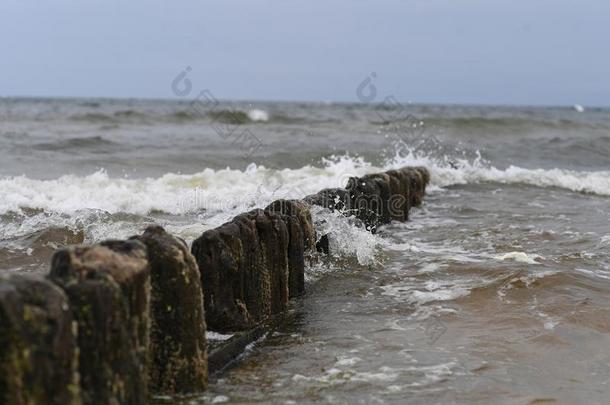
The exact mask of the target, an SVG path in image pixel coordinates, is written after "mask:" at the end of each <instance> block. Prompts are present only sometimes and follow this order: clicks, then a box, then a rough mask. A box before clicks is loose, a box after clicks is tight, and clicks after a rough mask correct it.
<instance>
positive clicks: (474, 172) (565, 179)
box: [386, 149, 610, 196]
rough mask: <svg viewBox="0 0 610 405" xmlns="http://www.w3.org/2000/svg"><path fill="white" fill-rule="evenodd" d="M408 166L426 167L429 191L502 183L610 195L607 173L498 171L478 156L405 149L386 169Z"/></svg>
mask: <svg viewBox="0 0 610 405" xmlns="http://www.w3.org/2000/svg"><path fill="white" fill-rule="evenodd" d="M407 165H417V166H426V167H427V168H428V169H429V170H430V180H431V186H432V188H433V189H434V188H436V189H439V188H443V187H448V186H453V185H460V184H476V183H484V182H489V183H501V184H524V185H530V186H536V187H557V188H561V189H565V190H570V191H574V192H579V193H590V194H597V195H603V196H609V195H610V171H608V170H603V171H576V170H567V169H560V168H555V169H541V168H537V169H527V168H523V167H519V166H512V165H511V166H509V167H508V168H506V169H498V168H496V167H494V166H492V165H491V164H489V162H485V161H483V159H482V158H481V156H480V155H479V154H478V152H477V157H476V158H475V159H472V160H467V159H463V158H451V157H449V156H442V157H430V155H429V154H427V153H424V152H421V151H416V150H414V149H406V152H403V153H398V154H397V155H396V156H395V157H394V158H393V159H392V160H391V162H390V163H389V164H388V165H386V166H387V167H389V168H398V167H402V166H407Z"/></svg>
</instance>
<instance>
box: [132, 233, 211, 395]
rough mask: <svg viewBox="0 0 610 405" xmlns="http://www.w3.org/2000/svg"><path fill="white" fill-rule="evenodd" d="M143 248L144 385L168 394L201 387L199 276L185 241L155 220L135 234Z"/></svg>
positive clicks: (203, 386)
mask: <svg viewBox="0 0 610 405" xmlns="http://www.w3.org/2000/svg"><path fill="white" fill-rule="evenodd" d="M132 239H136V240H139V241H141V242H142V243H144V244H145V245H146V247H147V250H148V261H149V264H150V279H151V286H152V294H151V308H150V310H151V334H150V352H151V358H152V364H151V367H150V381H149V383H150V390H151V391H152V392H154V393H163V394H173V393H187V392H196V391H203V390H205V389H206V387H207V380H208V372H207V351H206V339H205V330H206V327H205V318H204V310H203V293H202V289H201V278H200V274H199V269H198V268H197V263H196V262H195V258H194V257H193V256H192V255H191V253H190V252H189V250H188V248H187V246H186V243H185V242H184V241H182V240H181V239H178V238H176V237H174V236H172V235H170V234H168V233H167V232H165V230H164V229H163V228H161V227H160V226H151V227H149V228H147V229H146V231H145V232H144V234H142V235H141V236H136V237H134V238H132Z"/></svg>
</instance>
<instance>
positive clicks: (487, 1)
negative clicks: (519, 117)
mask: <svg viewBox="0 0 610 405" xmlns="http://www.w3.org/2000/svg"><path fill="white" fill-rule="evenodd" d="M0 38H2V39H1V40H0V95H3V96H103V97H161V98H176V96H175V95H173V94H172V92H171V87H170V84H171V82H172V80H173V78H174V77H175V76H176V75H177V74H178V73H179V72H180V71H182V70H183V69H184V68H185V67H186V66H190V67H191V68H192V71H191V73H190V74H189V79H190V80H191V82H192V84H193V87H194V88H195V89H196V90H197V89H205V88H208V89H210V90H211V91H212V92H213V93H214V95H215V96H217V97H219V98H226V99H253V100H256V99H264V100H317V101H357V97H356V88H357V86H358V84H359V83H360V82H361V81H362V80H363V79H364V78H365V77H367V75H369V74H370V73H371V72H375V73H376V74H377V78H376V80H375V85H376V87H377V88H378V91H379V93H380V97H381V96H383V97H385V96H387V95H393V96H394V97H396V99H398V100H400V101H401V102H409V101H412V102H425V103H477V104H488V103H489V104H527V105H537V104H553V105H559V104H566V105H572V104H583V105H605V106H609V105H610V80H609V79H608V73H609V72H610V52H609V50H610V49H609V46H608V40H609V38H610V2H608V1H607V0H583V1H580V0H579V1H562V0H521V1H519V0H511V1H509V0H413V1H409V0H403V1H398V0H396V1H383V0H378V1H365V0H351V1H347V0H327V1H321V0H320V1H302V2H297V1H293V0H284V1H279V0H278V1H254V0H225V1H217V2H216V1H215V2H209V1H202V0H184V1H173V2H172V1H167V0H165V1H162V0H147V1H144V0H130V1H119V0H87V1H83V0H55V1H40V0H38V1H33V0H2V1H1V2H0Z"/></svg>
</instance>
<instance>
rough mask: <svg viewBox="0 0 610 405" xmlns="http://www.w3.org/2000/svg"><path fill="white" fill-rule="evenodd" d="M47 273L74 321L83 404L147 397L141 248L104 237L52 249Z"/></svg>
mask: <svg viewBox="0 0 610 405" xmlns="http://www.w3.org/2000/svg"><path fill="white" fill-rule="evenodd" d="M50 278H51V279H52V280H53V281H54V282H56V283H57V284H58V285H59V286H61V287H62V288H63V289H64V290H65V292H66V294H67V296H68V299H69V302H70V307H71V308H72V311H73V314H74V318H75V320H76V321H77V323H78V346H79V350H80V355H79V371H80V377H81V389H82V398H83V402H84V403H86V404H99V403H104V404H113V403H116V404H142V403H146V402H147V401H148V389H147V387H148V346H149V333H150V330H149V310H150V278H149V268H148V260H147V257H146V247H145V246H144V245H143V244H142V243H141V242H138V241H105V242H102V243H100V244H98V245H93V246H87V247H73V248H69V249H63V250H60V251H58V252H56V253H55V255H54V256H53V262H52V265H51V274H50Z"/></svg>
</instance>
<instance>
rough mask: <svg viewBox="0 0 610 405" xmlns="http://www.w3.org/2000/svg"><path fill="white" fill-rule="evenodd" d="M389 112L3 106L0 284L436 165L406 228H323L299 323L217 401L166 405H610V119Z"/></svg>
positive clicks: (265, 342) (65, 103)
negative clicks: (114, 246)
mask: <svg viewBox="0 0 610 405" xmlns="http://www.w3.org/2000/svg"><path fill="white" fill-rule="evenodd" d="M210 100H213V102H210ZM365 101H366V100H365ZM390 101H392V102H380V103H375V102H363V103H352V104H350V103H299V102H258V101H257V102H247V101H239V102H232V101H218V100H215V99H212V98H211V97H207V98H204V99H192V100H136V99H134V100H128V99H122V100H116V99H37V98H0V274H2V275H6V274H10V273H32V274H46V273H47V272H48V270H49V266H50V259H51V256H52V254H53V252H54V251H55V250H56V249H58V248H61V247H64V246H67V245H72V244H88V243H94V242H96V241H100V240H103V239H107V238H124V237H128V236H130V235H134V234H138V233H141V232H142V231H143V229H144V228H145V227H146V226H148V225H149V224H153V223H155V224H160V225H162V226H164V227H165V228H166V229H167V230H168V231H169V232H171V233H173V234H175V235H178V236H180V237H182V238H184V239H185V240H186V241H187V242H189V243H190V242H192V241H193V240H194V239H195V238H196V237H198V236H199V235H200V234H201V233H202V232H203V231H205V230H207V229H211V228H214V227H216V226H218V225H220V224H222V223H224V222H226V221H228V220H229V219H231V218H232V217H233V216H235V215H237V214H238V213H241V212H244V211H247V210H250V209H253V208H257V207H264V206H265V205H266V204H268V203H269V202H271V201H273V200H276V199H279V198H301V197H304V196H306V195H309V194H313V193H316V192H317V191H319V190H321V189H323V188H327V187H342V186H345V185H346V183H347V180H348V178H349V177H351V176H361V175H364V174H366V173H374V172H380V171H384V170H389V169H393V168H400V167H403V166H409V165H418V166H425V167H427V168H428V169H429V171H430V179H431V180H430V184H429V186H428V189H427V195H426V197H425V200H424V203H423V205H422V206H421V207H420V208H413V209H412V211H411V218H410V221H409V222H405V223H399V222H394V223H391V224H389V225H385V226H383V227H381V228H380V229H378V231H377V232H376V233H375V234H372V233H370V232H368V231H366V229H364V228H362V227H359V226H357V223H355V222H354V221H353V219H350V218H346V217H344V216H342V215H341V214H340V213H337V212H335V213H331V212H328V211H326V210H324V209H321V208H315V207H314V209H313V218H314V220H315V222H316V224H317V225H316V226H317V228H318V233H319V235H321V234H328V235H329V240H330V247H331V253H330V255H328V256H322V255H312V257H311V258H310V260H309V264H308V267H307V270H306V283H307V284H306V288H307V292H306V294H305V295H304V296H303V297H301V298H299V299H297V300H294V301H293V302H292V303H291V308H290V311H289V316H287V318H286V319H287V320H286V321H285V322H284V323H282V324H281V325H280V326H278V327H277V329H275V330H273V331H271V332H270V333H269V334H268V336H266V338H264V339H261V340H260V341H257V342H255V343H253V344H251V345H250V346H249V347H248V348H247V350H246V351H245V352H244V354H243V355H242V356H241V358H240V360H239V361H238V362H236V363H235V364H234V365H232V366H231V367H229V368H228V369H226V370H225V371H224V372H223V373H221V374H219V375H215V376H212V377H211V379H210V389H209V391H208V392H206V393H203V394H198V395H193V396H188V397H185V398H158V400H159V401H161V402H163V401H166V402H175V401H183V402H184V403H188V404H200V403H227V404H255V403H260V404H267V403H271V404H302V403H303V404H309V403H311V404H313V403H316V404H318V403H319V404H385V403H388V404H470V403H475V404H489V403H495V404H542V403H544V404H546V403H559V404H605V403H608V401H609V398H610V396H609V395H610V351H609V350H608V348H609V347H610V110H608V109H602V108H588V107H581V106H566V107H509V106H505V107H503V106H461V105H418V104H409V103H406V104H401V103H398V102H395V100H390ZM209 337H210V338H211V339H226V338H228V336H224V335H219V334H215V333H210V334H209Z"/></svg>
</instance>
